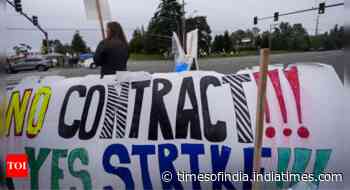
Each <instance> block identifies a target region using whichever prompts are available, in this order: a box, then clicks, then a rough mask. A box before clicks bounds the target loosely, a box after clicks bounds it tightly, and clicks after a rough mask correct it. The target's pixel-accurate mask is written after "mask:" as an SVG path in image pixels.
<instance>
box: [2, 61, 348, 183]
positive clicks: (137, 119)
mask: <svg viewBox="0 0 350 190" xmlns="http://www.w3.org/2000/svg"><path fill="white" fill-rule="evenodd" d="M116 76H117V77H116ZM116 76H108V77H105V78H104V79H100V78H99V76H95V75H91V76H86V77H79V78H63V77H57V76H56V77H46V78H43V79H40V78H36V79H35V78H32V79H31V80H28V79H24V80H23V81H22V82H20V83H19V84H18V85H16V86H15V87H14V88H13V89H12V90H10V91H8V92H7V98H6V99H7V106H6V113H7V114H6V118H5V124H4V125H1V126H0V131H1V134H2V138H1V140H0V150H1V151H0V153H1V156H0V159H1V160H4V158H5V156H6V154H8V153H26V154H27V155H28V158H29V167H30V176H29V177H28V178H26V179H14V180H13V182H14V185H15V187H16V189H171V188H174V189H220V188H223V189H233V188H235V189H251V187H252V183H251V182H250V181H249V180H245V179H244V178H241V179H237V178H236V180H240V181H235V182H229V181H226V182H223V181H214V182H211V181H206V182H199V181H192V182H183V181H181V180H180V179H178V178H177V172H188V173H192V174H198V173H219V172H224V171H226V172H236V173H239V172H242V173H244V174H246V175H248V176H251V174H252V170H253V152H254V144H253V142H254V138H255V132H254V126H255V120H256V118H255V112H256V97H257V82H256V81H258V80H259V77H260V76H259V74H258V72H257V71H255V70H251V69H249V70H242V71H240V72H238V73H237V74H228V75H225V74H220V73H216V72H205V71H196V72H184V73H156V74H149V73H146V72H125V73H124V72H123V73H117V75H116ZM342 91H343V86H342V83H341V82H340V80H339V78H338V77H337V75H336V73H335V71H334V69H333V68H332V67H329V66H325V65H322V64H309V65H304V64H297V65H291V66H289V67H288V68H283V67H273V68H272V70H269V72H268V80H267V96H266V105H265V107H266V109H265V111H266V112H265V118H264V122H265V124H264V125H265V129H264V131H263V146H262V152H261V167H262V168H263V171H264V172H265V173H267V172H272V171H276V172H286V171H290V172H293V173H311V174H314V175H315V176H318V175H319V174H320V173H322V172H338V173H340V172H342V169H343V166H344V165H346V164H347V163H346V161H342V159H343V158H344V157H346V156H349V155H348V154H347V153H344V150H343V148H342V147H341V146H339V144H340V143H341V139H339V138H338V137H340V136H342V135H344V134H339V131H341V133H343V131H344V129H345V123H344V122H343V119H342V117H343V115H342V111H343V109H342V104H343V101H342ZM1 163H3V162H1ZM165 172H168V173H170V174H172V176H173V178H172V180H169V181H164V180H161V178H162V176H163V174H164V173H165ZM300 184H301V183H298V181H292V182H270V183H263V184H261V189H282V188H288V187H290V186H292V187H296V186H295V185H300ZM309 184H313V185H314V186H316V187H319V189H336V188H335V187H339V185H341V183H339V182H338V183H326V182H320V183H319V182H316V181H313V182H309ZM3 185H4V184H3Z"/></svg>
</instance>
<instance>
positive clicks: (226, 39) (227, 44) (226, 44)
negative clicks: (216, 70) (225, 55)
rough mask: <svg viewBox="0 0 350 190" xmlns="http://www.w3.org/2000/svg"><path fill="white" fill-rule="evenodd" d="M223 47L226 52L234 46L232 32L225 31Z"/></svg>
mask: <svg viewBox="0 0 350 190" xmlns="http://www.w3.org/2000/svg"><path fill="white" fill-rule="evenodd" d="M222 40H223V42H222V43H223V49H224V51H225V52H230V51H231V50H232V48H233V45H232V40H231V38H230V34H229V32H228V31H227V30H226V31H225V32H224V36H223V39H222Z"/></svg>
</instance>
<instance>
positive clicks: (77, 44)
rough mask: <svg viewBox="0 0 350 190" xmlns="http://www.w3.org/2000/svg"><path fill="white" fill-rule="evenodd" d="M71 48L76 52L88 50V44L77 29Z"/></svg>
mask: <svg viewBox="0 0 350 190" xmlns="http://www.w3.org/2000/svg"><path fill="white" fill-rule="evenodd" d="M71 49H72V52H73V53H75V54H79V53H86V52H87V45H86V43H85V41H84V39H83V37H82V36H81V35H80V34H79V31H77V32H76V33H75V34H74V36H73V39H72V45H71Z"/></svg>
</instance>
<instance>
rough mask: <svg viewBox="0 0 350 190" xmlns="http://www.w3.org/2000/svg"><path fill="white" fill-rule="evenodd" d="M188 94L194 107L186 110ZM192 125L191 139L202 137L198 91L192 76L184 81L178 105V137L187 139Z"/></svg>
mask: <svg viewBox="0 0 350 190" xmlns="http://www.w3.org/2000/svg"><path fill="white" fill-rule="evenodd" d="M186 94H188V97H189V98H190V102H191V105H192V109H187V110H184V107H185V100H186ZM189 124H190V125H191V128H190V130H191V139H197V140H201V139H202V133H201V129H200V122H199V114H198V102H197V98H196V93H195V90H194V84H193V79H192V77H187V78H184V79H183V81H182V85H181V89H180V95H179V101H178V105H177V114H176V138H177V139H186V138H187V133H188V126H189Z"/></svg>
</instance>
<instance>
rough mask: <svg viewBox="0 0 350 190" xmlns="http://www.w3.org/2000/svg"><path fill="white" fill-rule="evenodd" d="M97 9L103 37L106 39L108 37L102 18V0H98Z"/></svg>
mask: <svg viewBox="0 0 350 190" xmlns="http://www.w3.org/2000/svg"><path fill="white" fill-rule="evenodd" d="M96 9H97V16H98V20H99V22H100V26H101V33H102V39H105V38H106V37H105V30H104V26H103V18H102V13H101V4H100V0H96Z"/></svg>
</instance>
